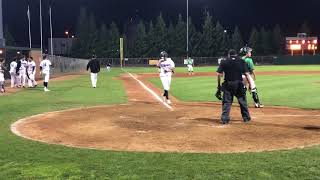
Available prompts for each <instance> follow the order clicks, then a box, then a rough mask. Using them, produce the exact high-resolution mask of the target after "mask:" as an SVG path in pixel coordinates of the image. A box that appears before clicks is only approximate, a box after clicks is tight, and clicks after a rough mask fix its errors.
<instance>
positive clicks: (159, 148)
mask: <svg viewBox="0 0 320 180" xmlns="http://www.w3.org/2000/svg"><path fill="white" fill-rule="evenodd" d="M134 77H135V78H136V79H134V78H133V77H131V76H130V75H128V74H127V75H124V76H123V77H121V80H122V81H123V82H124V84H125V87H126V89H127V95H128V98H129V103H128V104H125V105H114V106H100V107H90V108H80V109H71V110H66V111H60V112H50V113H47V114H41V115H37V116H33V117H28V118H26V119H22V120H19V121H18V122H16V123H15V124H13V125H12V131H13V132H14V133H15V134H17V135H19V136H22V137H24V138H27V139H32V140H35V141H40V142H46V143H49V144H61V145H65V146H70V147H80V148H93V149H101V150H116V151H142V152H204V153H231V152H260V151H271V150H280V149H292V148H302V147H307V146H312V145H318V144H320V111H314V110H300V109H291V108H283V107H266V108H264V109H254V108H251V109H250V112H251V115H252V117H253V121H252V122H251V123H249V124H245V123H243V122H242V121H241V116H240V113H239V107H238V106H234V107H233V109H232V122H231V124H230V125H228V126H221V125H220V120H219V117H220V112H221V105H220V104H217V103H183V102H179V101H178V100H176V99H172V100H173V105H172V108H173V109H172V110H170V109H169V108H168V107H166V106H164V105H163V103H161V102H159V101H158V99H157V98H156V97H154V95H152V94H151V93H150V92H149V91H147V90H146V89H145V88H144V87H143V86H142V85H141V84H140V83H138V81H137V80H139V81H141V82H142V83H143V84H144V85H145V86H146V87H148V88H149V89H150V90H151V91H153V92H155V94H158V95H161V93H162V91H161V90H160V89H158V88H156V87H154V86H153V85H152V84H150V83H149V82H148V81H147V80H146V79H144V78H143V77H144V75H139V76H137V75H134Z"/></svg>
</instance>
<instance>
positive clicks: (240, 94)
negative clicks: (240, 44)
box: [217, 50, 251, 124]
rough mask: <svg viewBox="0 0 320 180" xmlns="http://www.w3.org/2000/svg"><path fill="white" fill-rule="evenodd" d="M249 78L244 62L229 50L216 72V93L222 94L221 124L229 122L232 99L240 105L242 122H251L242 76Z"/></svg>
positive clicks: (234, 52)
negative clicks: (236, 100) (235, 99)
mask: <svg viewBox="0 0 320 180" xmlns="http://www.w3.org/2000/svg"><path fill="white" fill-rule="evenodd" d="M243 74H245V76H246V77H248V76H249V70H248V67H247V66H246V64H245V62H244V61H243V60H242V59H240V57H239V56H238V55H237V52H236V51H235V50H230V51H229V54H228V58H227V59H226V60H224V61H221V63H220V65H219V68H218V70H217V75H218V91H222V92H223V98H222V114H221V121H222V124H228V123H229V121H230V110H231V106H232V103H233V97H234V96H235V97H237V99H238V102H239V104H240V109H241V115H242V118H243V121H244V122H249V121H250V120H251V117H250V113H249V109H248V104H247V98H246V89H245V86H244V84H243V82H242V75H243ZM223 75H224V82H223V83H222V86H221V78H222V77H223Z"/></svg>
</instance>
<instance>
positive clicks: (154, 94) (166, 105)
mask: <svg viewBox="0 0 320 180" xmlns="http://www.w3.org/2000/svg"><path fill="white" fill-rule="evenodd" d="M123 71H124V72H126V73H128V74H129V75H130V76H131V77H132V78H133V79H134V80H136V81H137V82H138V83H139V84H140V85H141V86H142V87H143V88H144V89H145V90H147V91H148V92H149V93H150V94H151V95H152V96H153V97H154V98H156V99H157V100H158V101H159V102H161V103H162V104H163V105H164V106H165V107H167V108H168V109H170V110H171V111H173V108H172V106H170V105H169V104H167V103H165V102H163V101H162V99H161V98H160V97H159V96H158V95H157V94H156V93H155V92H154V91H152V90H151V89H150V88H148V86H146V85H145V84H144V83H143V82H141V81H140V80H139V79H137V78H136V77H134V76H133V75H132V74H131V73H129V72H127V71H125V70H124V69H123Z"/></svg>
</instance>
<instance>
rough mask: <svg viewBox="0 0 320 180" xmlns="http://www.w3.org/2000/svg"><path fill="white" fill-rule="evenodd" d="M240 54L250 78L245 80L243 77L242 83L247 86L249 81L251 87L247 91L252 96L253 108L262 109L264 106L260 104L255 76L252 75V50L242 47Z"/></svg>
mask: <svg viewBox="0 0 320 180" xmlns="http://www.w3.org/2000/svg"><path fill="white" fill-rule="evenodd" d="M240 54H241V55H243V57H242V59H243V60H244V61H245V63H246V65H247V67H248V69H249V72H250V76H249V77H248V80H247V78H246V77H245V76H244V75H243V76H242V78H243V81H244V84H245V85H246V86H247V85H248V81H250V84H251V86H249V90H250V92H251V94H252V98H253V101H254V106H255V107H256V108H263V107H264V105H263V104H261V103H260V99H259V96H258V90H257V87H256V84H255V82H254V81H255V80H256V74H255V73H254V64H253V60H252V49H251V48H250V47H243V48H241V49H240Z"/></svg>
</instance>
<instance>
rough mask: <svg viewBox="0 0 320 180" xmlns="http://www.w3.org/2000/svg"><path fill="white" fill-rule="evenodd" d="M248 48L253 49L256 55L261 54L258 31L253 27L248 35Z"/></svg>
mask: <svg viewBox="0 0 320 180" xmlns="http://www.w3.org/2000/svg"><path fill="white" fill-rule="evenodd" d="M249 46H250V47H251V48H253V51H254V52H255V53H256V54H260V53H261V44H260V34H259V31H258V30H257V29H256V28H255V27H253V28H252V30H251V34H250V39H249Z"/></svg>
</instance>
